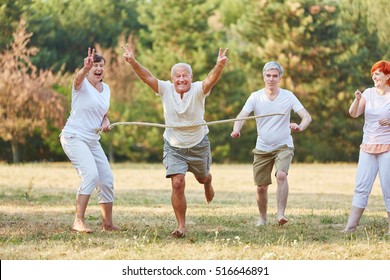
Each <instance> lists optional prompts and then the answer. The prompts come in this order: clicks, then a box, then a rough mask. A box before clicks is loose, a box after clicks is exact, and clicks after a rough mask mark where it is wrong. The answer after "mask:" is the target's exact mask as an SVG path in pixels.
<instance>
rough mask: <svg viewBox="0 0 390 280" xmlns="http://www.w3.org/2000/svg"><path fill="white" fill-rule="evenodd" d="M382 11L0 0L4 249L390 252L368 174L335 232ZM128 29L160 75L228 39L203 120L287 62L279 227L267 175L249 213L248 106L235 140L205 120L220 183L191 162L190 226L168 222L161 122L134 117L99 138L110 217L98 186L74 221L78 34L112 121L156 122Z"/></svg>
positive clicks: (58, 252)
mask: <svg viewBox="0 0 390 280" xmlns="http://www.w3.org/2000/svg"><path fill="white" fill-rule="evenodd" d="M389 22H390V16H389V9H388V3H387V1H386V0H376V1H373V0H365V1H364V0H353V1H352V0H340V1H310V0H309V1H299V0H297V1H291V0H280V1H266V0H259V1H254V0H237V1H235V0H226V1H223V0H194V1H188V0H175V1H174V0H165V1H160V0H144V1H142V0H138V1H135V0H118V1H112V0H101V1H92V0H84V1H78V0H35V1H32V0H19V1H15V0H0V30H1V31H0V67H1V71H0V120H1V124H2V126H1V128H0V202H1V203H0V246H1V248H2V249H1V251H0V259H3V260H4V259H8V260H22V259H29V260H31V259H33V260H42V259H45V260H47V259H78V260H80V259H81V260H86V259H94V260H98V259H116V260H118V259H139V260H151V259H153V260H155V259H157V260H177V259H190V260H193V259H203V260H209V259H212V260H217V259H220V260H228V259H247V260H248V259H270V260H281V259H285V260H313V259H314V260H315V259H320V260H323V259H331V260H351V259H359V260H379V259H380V260H388V259H389V258H390V256H389V254H390V250H389V242H388V240H389V236H388V235H387V232H388V224H387V217H386V212H385V208H384V203H383V199H382V196H381V191H380V187H379V182H378V181H376V182H375V185H374V189H373V192H372V194H371V196H370V202H369V205H368V207H367V209H366V211H365V214H364V215H363V217H362V220H361V227H360V228H359V230H358V231H357V233H356V234H355V233H354V234H342V233H340V231H341V230H342V229H343V227H344V226H345V223H346V221H347V219H348V211H349V208H350V204H351V199H352V195H353V188H354V186H353V181H354V176H355V172H356V163H357V157H358V149H359V144H360V142H361V137H362V127H363V118H362V117H360V118H358V119H352V118H351V117H349V115H348V108H349V106H350V103H351V102H352V100H353V98H354V91H355V90H356V88H359V89H360V90H363V89H364V88H366V87H370V86H372V80H371V77H370V68H371V66H372V64H373V63H374V62H376V61H378V60H381V59H386V60H388V59H389V55H390V49H389V47H388V46H389V37H388V26H389ZM130 41H131V42H133V44H134V45H135V46H136V48H135V50H136V57H137V59H138V60H139V61H140V62H141V63H142V64H143V65H145V66H146V67H147V68H148V69H150V70H151V71H152V73H153V74H154V75H155V76H156V77H158V78H160V79H166V80H168V79H170V67H171V66H172V65H173V64H174V63H176V62H178V61H185V62H188V63H190V64H191V65H192V66H193V72H194V80H202V79H203V78H205V77H206V75H207V73H208V72H209V71H210V70H211V69H212V67H213V66H214V64H215V62H216V59H217V55H218V49H219V48H220V47H222V48H229V49H230V51H229V61H228V64H227V66H226V67H225V69H224V72H223V74H222V77H221V80H220V81H219V82H218V84H217V85H216V86H215V88H213V90H212V94H211V96H210V97H209V98H207V101H206V114H205V119H206V121H215V120H222V119H230V118H234V117H235V116H236V115H237V114H238V113H239V111H240V110H241V108H242V106H243V104H244V102H245V100H246V99H247V98H248V96H249V95H250V93H251V92H253V91H255V90H257V89H259V88H262V87H263V79H262V73H261V71H262V68H263V65H264V63H266V62H267V61H270V60H277V61H279V62H280V63H281V64H282V65H283V66H284V68H285V75H284V77H283V80H282V87H284V88H287V89H289V90H291V91H293V92H294V93H295V94H296V95H297V96H298V98H299V99H300V100H301V102H302V103H303V104H304V106H305V107H306V108H307V110H308V111H309V112H310V114H311V115H312V117H313V122H312V123H311V124H310V126H309V127H308V129H307V130H305V131H304V133H298V134H294V136H293V137H294V141H295V144H296V151H295V157H294V164H293V165H292V166H291V172H290V174H289V182H290V185H291V193H290V195H289V202H288V209H287V211H288V217H289V221H290V222H289V223H288V225H286V226H284V227H278V226H276V224H277V222H276V217H275V213H276V202H275V199H276V198H275V187H274V186H272V187H271V188H270V196H269V214H270V218H269V226H267V227H264V228H255V226H254V225H255V223H256V217H257V216H258V213H257V212H258V210H257V208H256V200H255V189H254V186H253V182H252V169H251V161H252V158H253V156H252V154H251V150H252V148H253V147H254V145H255V141H256V127H255V122H254V121H247V122H246V123H245V126H244V128H243V129H242V136H241V138H239V139H234V140H233V139H231V137H230V132H231V130H232V123H228V124H221V125H215V126H210V133H209V138H210V141H211V145H212V153H213V162H214V163H213V165H212V174H213V178H214V187H215V190H216V197H215V199H214V201H213V202H212V203H211V204H209V205H207V204H205V202H204V195H203V192H202V188H201V186H200V185H199V184H198V183H197V182H196V180H195V179H194V178H193V176H187V180H186V181H187V185H186V195H187V199H188V203H189V207H188V211H187V216H188V226H189V234H188V237H187V238H185V239H180V240H176V239H172V237H171V236H170V231H171V230H172V229H173V228H174V227H175V219H174V215H173V213H172V206H171V202H170V181H169V180H166V179H164V167H163V166H162V163H161V160H162V159H161V156H162V147H163V143H162V133H163V131H162V129H161V128H157V127H142V126H118V127H115V128H113V130H112V131H111V132H110V133H108V134H103V135H102V139H101V142H102V144H103V146H104V150H105V151H106V152H107V155H108V157H109V159H110V161H111V162H112V168H113V173H114V179H115V189H116V196H117V198H116V201H115V210H114V211H115V222H116V223H117V224H118V225H119V226H120V227H121V231H120V232H117V233H113V234H111V233H109V232H99V227H100V212H99V211H100V210H99V205H98V203H97V201H96V197H95V196H94V197H93V198H92V199H91V201H90V205H89V207H88V210H87V217H86V219H87V222H88V224H89V225H90V226H91V227H92V228H93V229H94V230H97V231H96V232H95V233H93V234H90V235H83V234H75V233H72V232H71V231H70V224H71V222H72V219H73V215H74V195H75V190H76V186H77V184H78V183H79V178H78V176H76V172H75V171H74V169H73V167H72V165H71V164H70V162H69V161H68V159H67V158H66V156H65V155H64V153H63V151H62V149H61V145H60V143H59V141H58V135H59V134H60V131H61V129H62V127H63V125H64V123H65V121H66V119H67V117H68V114H69V110H70V101H71V99H70V97H71V83H72V79H73V76H74V74H75V72H76V71H77V70H78V69H80V68H81V67H82V64H83V58H84V57H85V56H86V54H87V48H88V47H95V48H96V49H97V50H98V51H100V52H102V53H103V55H104V57H105V59H106V62H107V64H106V76H105V82H107V84H109V85H110V87H111V91H112V99H111V108H110V112H109V117H110V120H111V122H121V121H137V122H138V121H142V122H155V123H163V122H164V119H163V112H162V107H161V102H160V99H159V98H158V97H156V96H155V94H154V93H153V92H151V90H150V89H149V88H148V87H147V86H146V85H144V84H143V83H142V82H140V81H139V79H138V78H137V77H135V76H134V73H133V72H132V70H131V69H130V67H129V65H127V64H126V63H125V61H124V59H123V58H122V53H123V51H122V49H121V47H120V45H121V44H124V43H126V42H130ZM295 118H296V116H295V115H293V120H295ZM298 121H299V120H298ZM16 163H19V164H16Z"/></svg>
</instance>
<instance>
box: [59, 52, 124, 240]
mask: <svg viewBox="0 0 390 280" xmlns="http://www.w3.org/2000/svg"><path fill="white" fill-rule="evenodd" d="M104 63H105V60H104V58H103V57H102V56H101V55H100V54H98V53H95V49H92V51H91V49H90V48H88V56H87V57H86V58H85V59H84V67H83V68H82V69H81V70H80V71H78V72H77V73H76V77H75V79H74V82H73V86H72V108H71V112H70V116H69V118H68V120H67V122H66V124H65V127H64V128H63V130H62V133H61V135H60V140H61V145H62V148H63V149H64V151H65V154H66V155H67V156H68V158H69V159H70V161H71V162H72V164H73V166H74V168H75V169H76V170H77V173H78V175H79V176H80V179H81V184H80V187H79V189H78V192H77V197H76V215H75V219H74V222H73V225H72V230H74V231H77V232H86V233H90V232H92V230H91V229H90V228H89V227H88V226H87V225H86V224H85V222H84V216H85V211H86V209H87V205H88V201H89V198H90V196H91V194H92V192H93V190H94V188H96V189H97V191H98V198H99V205H100V209H101V212H102V218H103V221H102V230H108V231H112V230H114V231H115V230H119V228H118V227H117V226H115V225H113V223H112V207H113V201H114V184H113V175H112V172H111V167H110V164H109V162H108V159H107V156H106V155H105V153H104V151H103V149H102V147H101V145H100V142H99V138H100V135H99V134H97V133H96V127H101V128H102V131H103V132H108V131H109V125H110V121H109V120H108V118H107V112H108V108H109V106H110V88H109V87H108V85H107V84H106V83H104V82H103V81H102V80H103V77H104Z"/></svg>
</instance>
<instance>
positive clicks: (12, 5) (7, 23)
mask: <svg viewBox="0 0 390 280" xmlns="http://www.w3.org/2000/svg"><path fill="white" fill-rule="evenodd" d="M31 2H32V0H19V1H15V0H0V50H2V49H5V48H6V47H7V46H8V45H9V44H11V42H12V33H13V32H14V30H16V28H17V26H18V25H19V21H20V18H21V17H22V14H23V10H24V8H25V7H26V6H28V5H30V4H31Z"/></svg>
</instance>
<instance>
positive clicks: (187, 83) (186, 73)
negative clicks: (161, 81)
mask: <svg viewBox="0 0 390 280" xmlns="http://www.w3.org/2000/svg"><path fill="white" fill-rule="evenodd" d="M171 78H172V82H173V85H174V87H175V90H176V92H177V93H179V94H183V93H185V92H187V91H189V90H190V88H191V82H192V73H191V70H190V69H189V68H188V67H187V66H184V65H178V66H174V68H173V69H172V76H171Z"/></svg>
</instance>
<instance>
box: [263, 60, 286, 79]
mask: <svg viewBox="0 0 390 280" xmlns="http://www.w3.org/2000/svg"><path fill="white" fill-rule="evenodd" d="M272 69H275V70H278V71H279V76H280V77H282V76H283V67H282V65H280V64H279V62H276V61H270V62H267V63H266V64H265V65H264V68H263V76H264V74H265V72H267V71H269V70H272Z"/></svg>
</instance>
